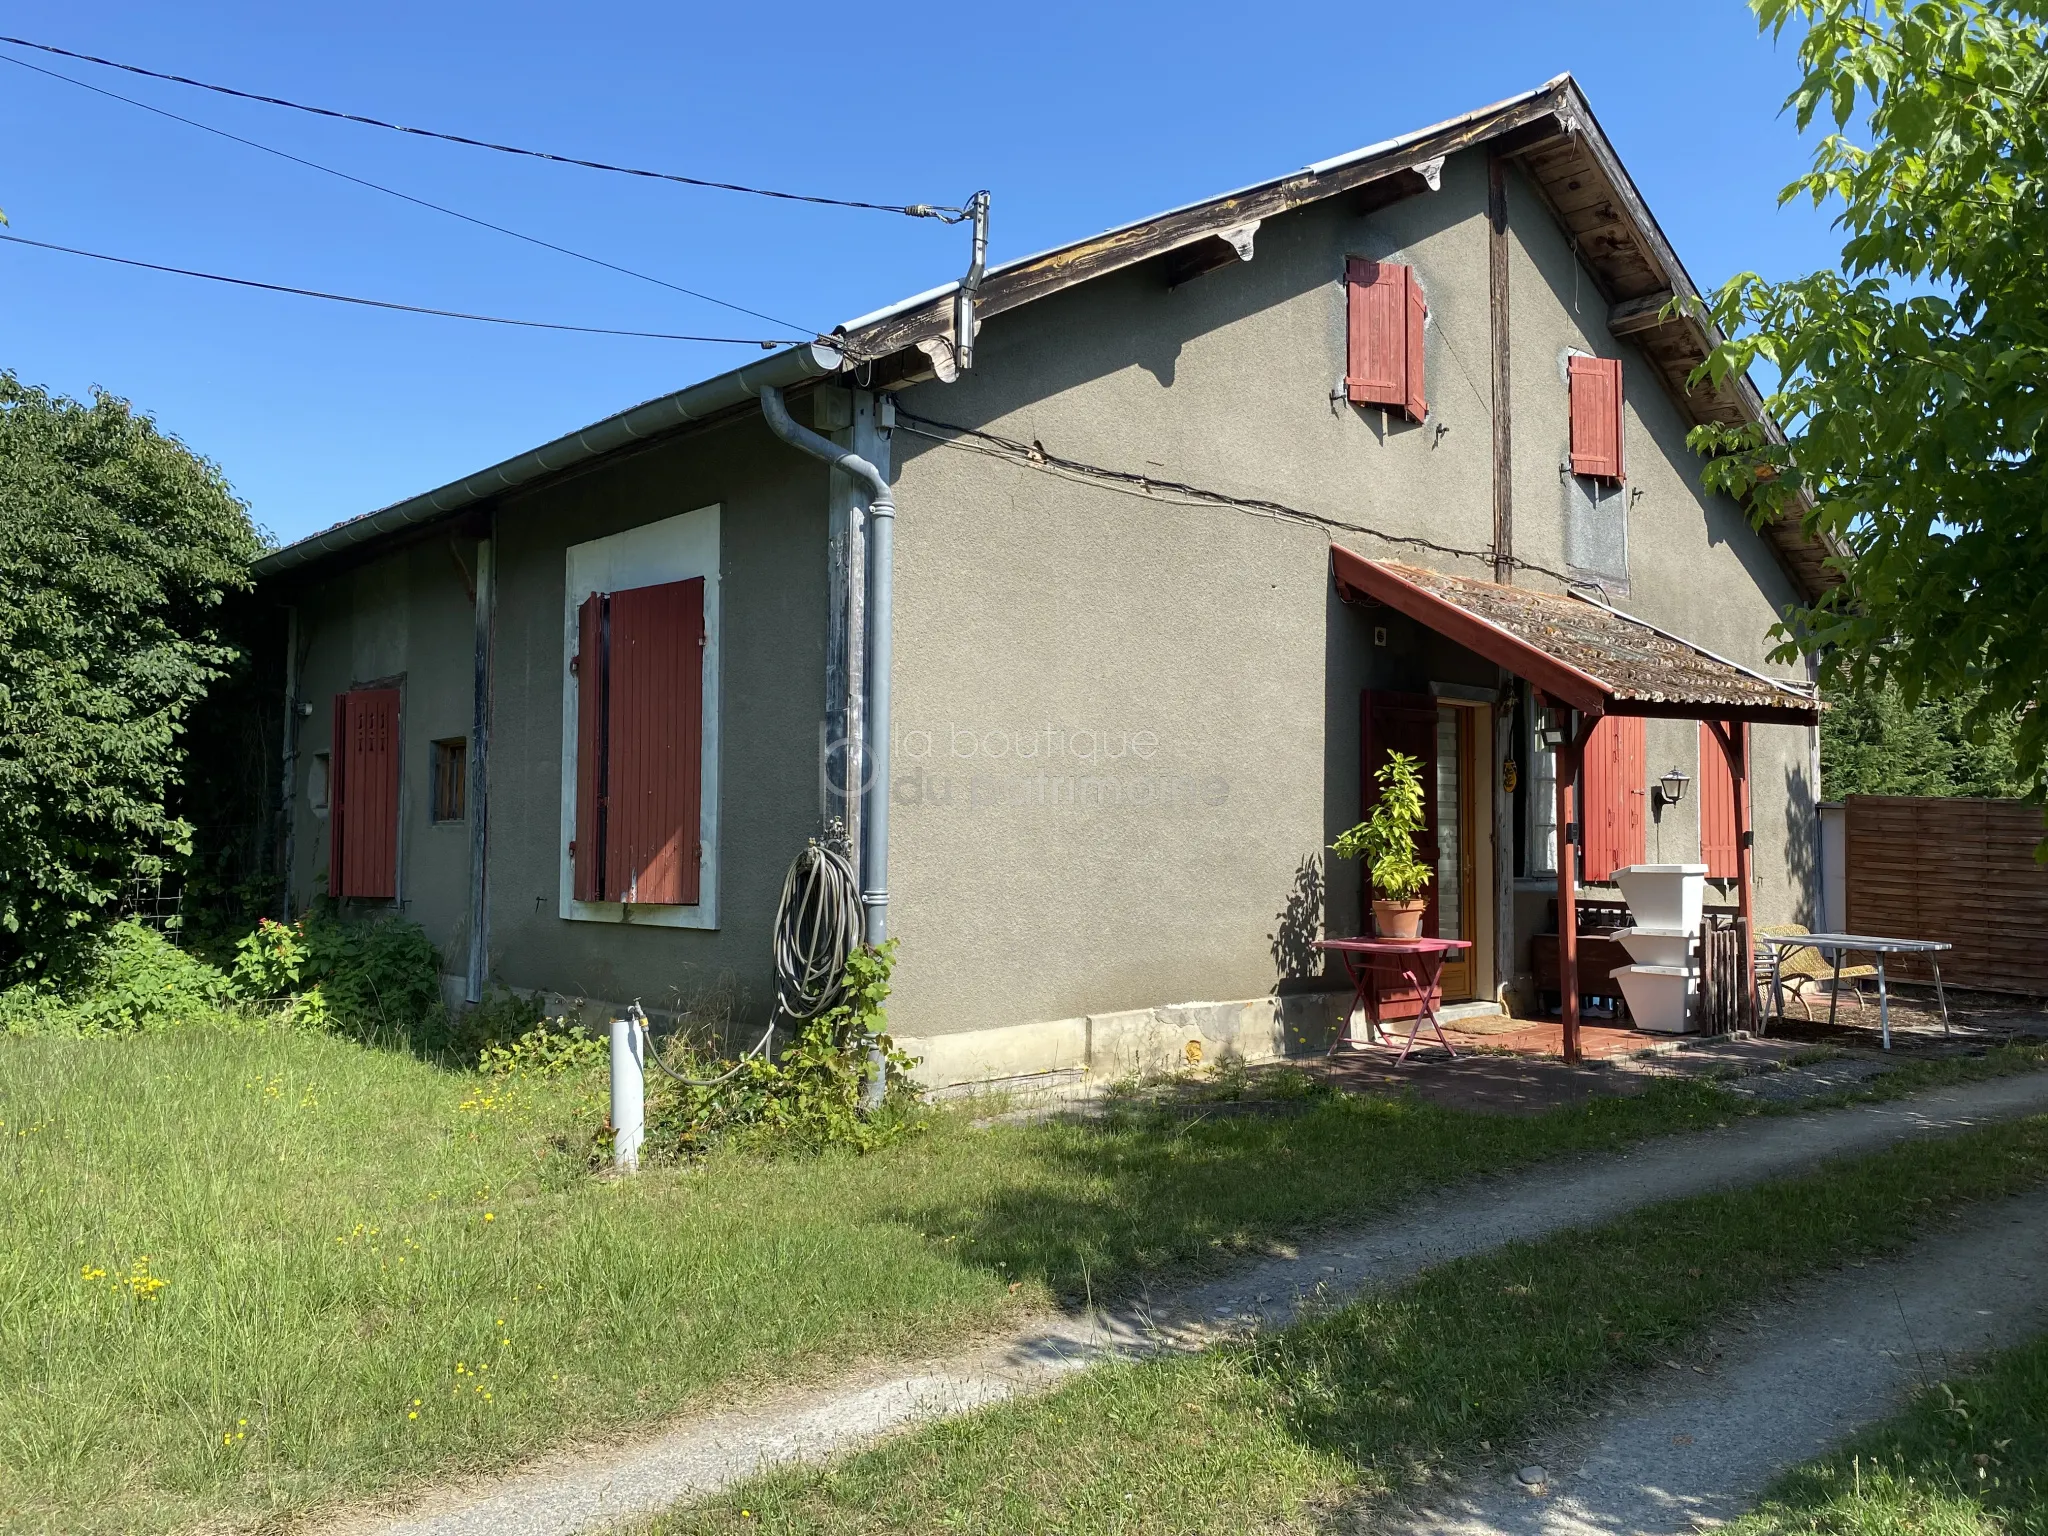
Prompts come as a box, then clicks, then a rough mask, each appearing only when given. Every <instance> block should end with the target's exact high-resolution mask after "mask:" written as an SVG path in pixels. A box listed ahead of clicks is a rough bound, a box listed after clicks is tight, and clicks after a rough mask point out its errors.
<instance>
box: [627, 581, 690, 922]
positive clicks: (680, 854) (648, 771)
mask: <svg viewBox="0 0 2048 1536" xmlns="http://www.w3.org/2000/svg"><path fill="white" fill-rule="evenodd" d="M610 629H611V634H610V644H609V646H608V651H607V654H608V660H609V678H610V680H609V686H608V694H609V700H608V712H609V715H610V719H609V721H608V729H607V732H606V740H607V744H608V751H607V754H606V768H607V774H608V782H607V785H606V794H605V804H606V809H607V813H608V821H607V829H606V834H605V852H604V869H605V880H604V884H605V891H606V894H607V895H608V896H609V897H610V898H611V899H612V900H614V901H630V902H633V903H635V904H638V905H644V906H671V907H673V906H684V907H687V906H694V905H695V904H696V901H697V885H698V879H697V876H698V852H699V849H698V831H699V820H700V804H701V776H702V768H703V759H704V752H703V742H704V579H703V578H702V577H701V576H700V577H697V578H696V579H695V580H692V581H671V582H666V583H664V584H662V585H661V586H655V587H635V588H633V589H631V590H630V591H626V592H614V593H613V594H612V597H611V624H610Z"/></svg>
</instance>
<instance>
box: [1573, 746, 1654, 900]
mask: <svg viewBox="0 0 2048 1536" xmlns="http://www.w3.org/2000/svg"><path fill="white" fill-rule="evenodd" d="M1644 758H1645V754H1644V751H1643V722H1642V720H1641V718H1640V717H1637V716H1632V715H1608V716H1606V717H1605V718H1604V719H1602V720H1601V721H1600V723H1599V724H1598V725H1596V726H1594V727H1593V734H1592V736H1591V737H1590V738H1589V739H1588V741H1587V742H1586V762H1585V768H1584V776H1583V778H1582V779H1581V780H1580V783H1581V785H1582V787H1583V788H1582V794H1581V796H1580V804H1581V809H1580V812H1579V815H1580V824H1581V826H1582V827H1583V828H1584V836H1585V852H1584V856H1583V857H1584V865H1583V868H1582V869H1581V871H1580V875H1579V878H1580V879H1582V880H1609V879H1612V878H1613V876H1614V872H1615V871H1616V870H1617V869H1623V868H1626V867H1627V866H1628V865H1630V864H1640V863H1642V862H1643V851H1644V846H1645V844H1644V837H1643V807H1644V804H1645V803H1646V801H1647V800H1648V798H1649V783H1648V779H1647V776H1646V774H1645V771H1644Z"/></svg>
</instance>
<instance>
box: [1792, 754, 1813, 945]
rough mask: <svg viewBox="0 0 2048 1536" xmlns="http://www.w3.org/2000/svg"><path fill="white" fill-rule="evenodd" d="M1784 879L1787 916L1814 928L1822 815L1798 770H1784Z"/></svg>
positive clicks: (1804, 777)
mask: <svg viewBox="0 0 2048 1536" xmlns="http://www.w3.org/2000/svg"><path fill="white" fill-rule="evenodd" d="M1785 879H1786V881H1787V883H1788V884H1789V885H1790V887H1791V889H1790V890H1789V891H1788V892H1787V896H1788V899H1789V900H1790V902H1791V912H1790V913H1789V914H1788V915H1789V916H1790V917H1791V918H1792V919H1793V920H1794V921H1798V922H1803V923H1805V924H1806V925H1807V926H1808V927H1815V926H1817V925H1818V923H1819V921H1820V813H1819V811H1818V810H1816V809H1815V807H1814V800H1813V785H1812V784H1811V783H1809V782H1808V780H1807V777H1806V775H1805V774H1803V773H1801V772H1800V771H1799V770H1798V769H1797V768H1787V769H1786V770H1785Z"/></svg>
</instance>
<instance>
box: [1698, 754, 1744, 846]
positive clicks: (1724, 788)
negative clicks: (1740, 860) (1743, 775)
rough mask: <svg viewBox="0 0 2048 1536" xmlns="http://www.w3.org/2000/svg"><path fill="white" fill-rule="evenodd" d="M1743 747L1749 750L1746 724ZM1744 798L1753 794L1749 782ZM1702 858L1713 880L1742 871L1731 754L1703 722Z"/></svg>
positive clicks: (1701, 770) (1701, 763)
mask: <svg viewBox="0 0 2048 1536" xmlns="http://www.w3.org/2000/svg"><path fill="white" fill-rule="evenodd" d="M1742 734H1743V743H1742V749H1743V753H1744V755H1745V756H1747V755H1748V752H1749V727H1748V726H1747V725H1745V726H1743V727H1742ZM1742 793H1743V798H1744V799H1747V798H1748V796H1749V784H1748V782H1747V781H1746V780H1745V781H1744V783H1743V786H1742ZM1699 797H1700V862H1701V863H1702V864H1704V865H1706V866H1707V878H1708V879H1710V880H1733V879H1734V878H1735V877H1736V875H1737V873H1738V871H1737V869H1736V864H1735V840H1736V820H1735V778H1734V775H1733V774H1731V773H1730V772H1729V771H1728V754H1727V753H1726V752H1723V751H1722V750H1721V743H1720V741H1719V740H1718V739H1717V738H1716V737H1715V735H1714V732H1713V729H1712V728H1711V727H1710V726H1708V725H1707V724H1706V722H1704V721H1702V722H1701V723H1700V786H1699Z"/></svg>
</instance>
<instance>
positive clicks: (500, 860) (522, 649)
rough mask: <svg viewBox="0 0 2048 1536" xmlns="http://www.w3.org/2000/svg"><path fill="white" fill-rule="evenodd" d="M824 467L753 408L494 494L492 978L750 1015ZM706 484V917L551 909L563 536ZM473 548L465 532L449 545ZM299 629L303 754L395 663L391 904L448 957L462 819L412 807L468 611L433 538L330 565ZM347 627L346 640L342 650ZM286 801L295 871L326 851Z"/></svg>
mask: <svg viewBox="0 0 2048 1536" xmlns="http://www.w3.org/2000/svg"><path fill="white" fill-rule="evenodd" d="M825 487H826V475H825V471H824V469H823V467H822V466H821V465H818V464H816V463H815V462H814V461H811V460H808V459H805V458H802V457H801V456H800V455H798V454H796V453H794V452H792V451H791V450H789V449H787V448H785V447H784V446H783V445H781V444H780V443H777V442H775V441H774V439H773V438H771V437H770V436H769V434H768V432H767V430H766V429H765V427H763V426H762V425H761V424H760V422H759V420H758V418H746V419H743V420H740V421H737V422H734V423H732V424H729V425H727V426H724V427H721V428H718V429H715V430H712V431H710V432H706V433H701V434H698V435H696V436H694V437H691V438H688V439H683V440H678V441H674V442H671V443H669V444H666V445H664V446H660V447H656V448H652V449H649V450H646V451H643V452H642V453H640V454H638V455H635V456H633V457H631V458H627V459H623V460H616V461H611V462H608V463H606V464H604V465H602V466H600V467H598V468H597V469H595V470H593V471H591V472H589V473H586V474H584V475H581V476H578V477H576V478H573V479H571V480H568V481H566V482H564V483H560V484H556V485H552V486H549V487H547V488H544V489H542V490H539V491H536V492H534V493H532V494H529V495H524V496H518V497H513V498H509V499H508V500H507V501H506V502H505V503H504V504H503V505H502V506H501V507H500V508H499V509H498V512H497V524H496V562H497V571H498V593H497V609H496V638H495V677H494V707H493V729H492V739H491V747H490V778H491V789H490V796H491V799H490V818H491V821H490V882H489V884H490V893H491V902H490V937H491V945H490V954H491V963H490V978H491V980H492V981H493V982H494V983H498V984H503V985H508V986H513V987H520V988H535V989H540V990H545V991H550V992H559V993H566V994H568V995H571V996H585V997H591V998H598V999H605V1000H610V1001H624V1000H627V999H631V998H634V997H640V998H642V999H644V1000H645V1002H646V1003H647V1006H648V1007H650V1008H660V1009H667V1008H675V1007H678V1006H682V1007H689V1008H692V1009H694V1010H696V1011H698V1012H699V1013H701V1014H703V1015H704V1016H706V1017H707V1018H708V1019H713V1020H715V1019H716V1018H717V1017H719V1016H721V1015H733V1016H744V1017H747V1018H752V1017H757V1016H759V1015H760V1014H761V1013H762V1012H763V1011H764V1010H765V1009H766V1007H767V1003H768V999H769V998H770V996H771V995H772V992H773V979H772V970H771V967H770V964H769V933H770V929H771V926H772V923H773V918H774V912H775V903H776V900H777V898H778V897H779V895H780V893H781V883H782V876H783V872H784V870H785V869H786V868H787V867H788V864H789V861H790V859H791V858H792V857H793V856H794V855H795V854H796V852H797V850H798V849H800V848H801V847H802V846H803V843H804V840H805V839H806V838H807V837H809V836H811V835H813V834H814V833H815V831H816V828H817V819H818V769H817V754H818V720H819V715H820V711H821V709H822V704H823V700H824V692H825V684H824V640H825V620H824V609H825ZM714 503H715V504H718V505H719V506H720V507H721V509H722V510H721V521H720V544H721V547H720V571H719V577H720V584H721V591H722V597H723V618H722V634H721V654H722V658H723V671H722V678H721V681H722V692H723V698H724V705H723V710H722V717H721V720H720V735H721V740H722V748H721V770H722V777H723V788H722V793H721V795H720V801H719V811H720V823H721V825H720V847H719V852H720V864H721V870H720V886H719V893H718V894H719V925H718V927H717V928H716V929H714V930H709V931H701V930H692V929H673V928H648V927H640V926H633V925H620V924H613V923H592V922H582V921H575V922H572V921H566V920H564V919H563V918H561V917H560V916H559V915H558V907H557V891H558V884H559V870H560V861H561V859H562V857H563V852H564V850H563V849H562V848H561V846H560V837H559V826H560V795H561V750H562V694H563V688H564V677H565V674H564V657H563V641H562V630H563V602H564V592H563V585H564V580H565V564H566V551H567V549H568V546H570V545H571V544H575V543H581V542H584V541H587V540H590V539H595V538H601V537H603V536H605V535H607V534H611V533H615V532H618V531H620V530H621V529H624V528H629V527H633V526H636V525H638V524H641V523H646V522H651V521H654V520H656V519H659V518H665V517H670V516H673V515H676V514H678V513H683V512H688V511H692V510H694V509H696V508H699V507H703V506H707V505H711V504H714ZM461 547H462V550H463V555H464V558H465V560H466V561H468V562H469V563H470V564H471V565H472V567H473V566H474V552H473V543H472V542H467V541H466V542H464V543H463V544H462V546H461ZM300 612H301V624H302V626H303V627H304V629H305V632H306V634H307V636H308V639H309V650H308V659H307V664H306V669H305V672H304V679H303V682H302V697H304V698H306V699H307V700H308V701H309V702H311V703H312V704H313V705H314V714H313V716H312V718H310V719H308V720H307V721H305V722H304V723H303V725H302V727H301V734H300V750H301V752H302V753H311V752H314V751H324V750H326V736H327V733H328V730H329V725H328V723H327V720H328V715H327V711H328V709H329V707H330V700H331V696H332V694H333V693H334V692H335V691H336V690H337V689H339V688H342V687H346V686H348V685H349V684H350V683H351V682H363V681H368V680H370V679H371V678H374V677H379V676H386V675H391V674H394V673H398V672H401V671H402V672H403V673H404V679H405V681H404V686H405V690H406V691H405V700H404V706H405V730H404V734H405V752H406V759H405V767H404V773H405V781H406V798H405V802H404V807H403V819H402V827H401V833H400V849H401V861H402V874H401V879H402V882H403V883H402V893H403V896H404V898H405V902H404V905H405V912H406V915H407V916H408V917H411V918H413V919H415V920H417V921H419V922H420V923H421V924H422V925H423V926H424V927H425V928H426V930H427V932H428V933H429V934H430V935H431V936H432V937H433V938H434V940H435V942H436V943H437V944H438V945H440V946H441V947H442V953H443V957H444V964H445V966H446V968H447V969H448V970H450V971H453V972H460V971H461V970H462V969H463V964H464V957H465V955H466V946H467V943H468V934H467V919H466V912H467V904H468V891H469V870H470V856H469V828H468V826H467V824H463V825H460V826H438V827H429V826H428V825H427V820H426V817H427V809H426V807H427V799H426V796H427V781H426V777H425V775H426V773H427V771H428V770H427V768H426V766H425V763H426V760H427V758H428V756H429V754H428V752H427V748H426V745H425V744H426V742H427V741H429V740H431V739H432V738H433V737H435V736H453V735H462V736H467V735H468V734H469V727H470V715H471V700H472V693H473V677H474V667H473V660H472V648H473V623H474V610H473V608H472V607H471V605H470V602H469V599H468V596H467V594H466V593H465V592H464V591H463V588H462V585H461V581H460V578H459V576H458V575H457V573H456V570H455V567H454V564H453V562H452V561H451V560H450V558H449V554H448V550H447V548H446V547H445V542H443V541H434V542H429V543H423V544H420V545H417V546H415V547H413V548H410V549H406V550H402V551H400V552H398V553H396V554H393V555H389V556H386V557H384V558H383V559H381V560H379V561H377V562H375V563H373V564H370V565H366V566H363V567H361V568H359V569H358V570H356V571H354V572H351V573H348V574H345V575H343V576H341V577H339V578H337V579H334V580H330V581H327V582H325V583H323V584H322V585H321V586H320V587H318V588H317V589H315V590H314V591H312V592H310V593H308V594H306V595H305V596H304V597H303V599H302V601H301V609H300ZM350 646H353V654H354V660H353V662H352V664H351V665H344V664H343V659H344V658H345V657H348V656H350V654H351V653H350V650H349V647H350ZM298 801H299V805H300V822H299V828H298V835H299V848H300V853H299V858H298V860H297V865H298V874H297V879H296V881H295V890H296V891H297V892H298V894H299V898H300V900H302V901H303V900H305V899H307V898H308V897H309V896H310V895H311V893H312V891H313V889H314V886H315V880H316V877H317V875H318V874H319V873H321V872H323V871H324V869H325V864H326V853H325V832H324V823H321V824H316V823H314V821H313V820H312V818H311V816H310V813H309V812H307V811H306V809H305V792H304V789H303V786H302V788H301V791H300V793H299V796H298Z"/></svg>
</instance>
